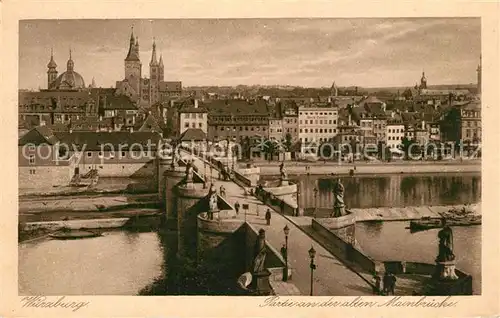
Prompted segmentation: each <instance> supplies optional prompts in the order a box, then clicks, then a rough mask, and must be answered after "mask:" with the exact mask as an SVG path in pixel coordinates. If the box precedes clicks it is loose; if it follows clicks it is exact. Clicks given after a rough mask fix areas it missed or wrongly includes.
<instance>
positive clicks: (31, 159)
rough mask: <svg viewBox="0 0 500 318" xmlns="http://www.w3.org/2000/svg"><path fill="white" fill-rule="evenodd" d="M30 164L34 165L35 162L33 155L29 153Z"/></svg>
mask: <svg viewBox="0 0 500 318" xmlns="http://www.w3.org/2000/svg"><path fill="white" fill-rule="evenodd" d="M29 160H30V165H34V164H35V155H30V159H29Z"/></svg>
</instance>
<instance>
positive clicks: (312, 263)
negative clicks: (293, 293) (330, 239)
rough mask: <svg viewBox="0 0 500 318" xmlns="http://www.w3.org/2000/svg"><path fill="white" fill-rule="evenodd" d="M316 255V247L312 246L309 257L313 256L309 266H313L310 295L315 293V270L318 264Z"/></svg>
mask: <svg viewBox="0 0 500 318" xmlns="http://www.w3.org/2000/svg"><path fill="white" fill-rule="evenodd" d="M315 256H316V250H315V249H314V247H312V246H311V248H310V249H309V257H310V258H311V264H310V265H309V267H311V293H310V296H312V295H313V282H314V270H315V269H316V264H314V257H315Z"/></svg>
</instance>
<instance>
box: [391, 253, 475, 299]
mask: <svg viewBox="0 0 500 318" xmlns="http://www.w3.org/2000/svg"><path fill="white" fill-rule="evenodd" d="M383 265H384V270H385V271H389V272H391V273H393V274H395V275H400V274H409V275H411V274H415V275H425V276H432V275H434V273H435V272H436V266H435V265H434V264H428V263H419V262H405V261H386V262H383ZM455 273H456V274H457V276H458V279H457V280H456V281H453V282H451V284H450V283H448V284H443V285H442V286H439V284H438V285H437V286H428V287H432V289H431V290H427V291H424V292H430V293H431V294H434V295H472V276H471V275H469V274H468V273H466V272H464V271H461V270H459V269H458V268H457V269H455Z"/></svg>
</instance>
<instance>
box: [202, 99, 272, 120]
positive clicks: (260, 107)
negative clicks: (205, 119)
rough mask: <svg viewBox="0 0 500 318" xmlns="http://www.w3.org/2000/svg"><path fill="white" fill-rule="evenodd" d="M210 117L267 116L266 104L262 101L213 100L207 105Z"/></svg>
mask: <svg viewBox="0 0 500 318" xmlns="http://www.w3.org/2000/svg"><path fill="white" fill-rule="evenodd" d="M207 108H208V112H209V113H210V114H211V115H223V114H226V115H230V114H234V115H265V116H268V115H269V111H268V109H267V104H266V102H265V101H263V100H257V101H254V102H247V101H245V100H234V99H232V100H227V101H225V100H215V101H213V102H211V103H209V104H207Z"/></svg>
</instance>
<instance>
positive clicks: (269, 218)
mask: <svg viewBox="0 0 500 318" xmlns="http://www.w3.org/2000/svg"><path fill="white" fill-rule="evenodd" d="M266 224H267V225H271V210H270V209H267V211H266Z"/></svg>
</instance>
